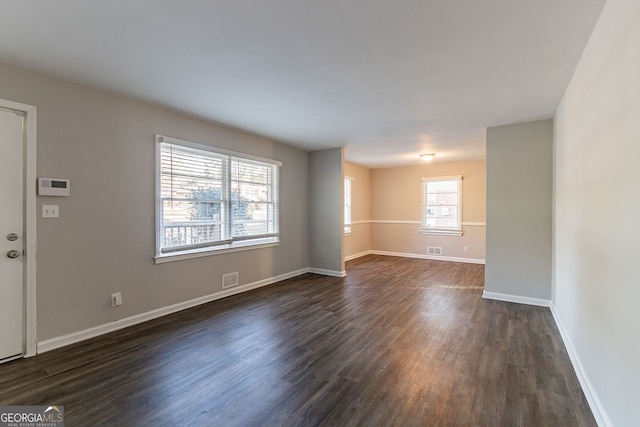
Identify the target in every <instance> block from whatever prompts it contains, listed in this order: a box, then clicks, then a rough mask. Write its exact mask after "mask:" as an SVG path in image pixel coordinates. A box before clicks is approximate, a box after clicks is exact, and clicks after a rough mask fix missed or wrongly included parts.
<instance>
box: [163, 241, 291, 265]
mask: <svg viewBox="0 0 640 427" xmlns="http://www.w3.org/2000/svg"><path fill="white" fill-rule="evenodd" d="M279 245H280V241H279V240H274V239H261V240H259V241H251V242H249V241H239V242H234V243H231V244H228V245H223V246H216V247H214V248H211V247H208V248H201V249H191V250H188V251H181V252H172V253H167V254H159V255H156V256H155V257H154V259H155V263H156V264H163V263H165V262H173V261H181V260H183V259H192V258H202V257H206V256H212V255H222V254H228V253H232V252H241V251H250V250H253V249H263V248H271V247H274V246H279Z"/></svg>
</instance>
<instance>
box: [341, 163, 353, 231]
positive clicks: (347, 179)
mask: <svg viewBox="0 0 640 427" xmlns="http://www.w3.org/2000/svg"><path fill="white" fill-rule="evenodd" d="M354 180H355V178H353V177H352V176H346V175H345V177H344V185H345V186H346V184H347V182H349V203H348V204H349V220H348V221H347V219H346V216H347V215H346V209H347V198H346V189H345V194H344V196H345V197H344V206H345V207H344V209H345V212H344V215H343V217H344V234H346V235H349V234H351V232H352V231H353V181H354Z"/></svg>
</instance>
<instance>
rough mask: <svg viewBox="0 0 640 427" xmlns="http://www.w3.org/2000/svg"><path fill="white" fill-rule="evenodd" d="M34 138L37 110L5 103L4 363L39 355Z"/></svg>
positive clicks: (1, 191) (0, 222) (0, 334)
mask: <svg viewBox="0 0 640 427" xmlns="http://www.w3.org/2000/svg"><path fill="white" fill-rule="evenodd" d="M35 137H36V108H35V107H33V106H30V105H25V104H20V103H16V102H12V101H7V100H2V99H0V152H1V153H2V155H1V156H0V361H3V360H11V359H12V358H14V357H20V356H33V355H35V353H36V322H35V320H36V319H35V317H36V311H35V301H36V300H35V290H36V286H35V283H36V282H35V272H36V268H35V253H36V251H35V249H36V245H35V243H36V236H35V231H36V216H35V205H36V203H35V181H36V180H35V160H36V151H35V149H36V140H35ZM11 234H15V236H11ZM11 251H13V253H11ZM9 255H11V256H15V258H10V257H9Z"/></svg>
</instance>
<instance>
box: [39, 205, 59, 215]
mask: <svg viewBox="0 0 640 427" xmlns="http://www.w3.org/2000/svg"><path fill="white" fill-rule="evenodd" d="M59 216H60V206H58V205H42V218H58V217H59Z"/></svg>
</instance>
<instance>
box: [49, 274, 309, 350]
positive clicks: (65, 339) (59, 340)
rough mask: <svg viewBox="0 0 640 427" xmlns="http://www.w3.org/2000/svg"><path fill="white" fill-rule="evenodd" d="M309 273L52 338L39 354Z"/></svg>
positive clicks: (219, 293)
mask: <svg viewBox="0 0 640 427" xmlns="http://www.w3.org/2000/svg"><path fill="white" fill-rule="evenodd" d="M308 272H310V269H309V268H303V269H301V270H296V271H292V272H289V273H285V274H281V275H279V276H275V277H270V278H267V279H263V280H259V281H257V282H253V283H248V284H246V285H241V286H236V287H234V288H230V289H225V290H223V291H221V292H216V293H214V294H209V295H205V296H202V297H199V298H195V299H192V300H189V301H184V302H180V303H177V304H173V305H170V306H167V307H161V308H157V309H155V310H151V311H148V312H146V313H141V314H136V315H135V316H131V317H127V318H125V319H121V320H116V321H114V322H109V323H105V324H103V325H99V326H95V327H93V328H89V329H85V330H83V331H78V332H73V333H71V334H67V335H62V336H59V337H55V338H50V339H48V340H44V341H41V342H39V343H38V353H44V352H46V351H50V350H54V349H56V348H60V347H64V346H67V345H70V344H75V343H77V342H80V341H84V340H87V339H89V338H94V337H97V336H99V335H104V334H108V333H109V332H114V331H117V330H119V329H124V328H127V327H129V326H133V325H137V324H139V323H143V322H147V321H149V320H153V319H157V318H158V317H162V316H166V315H168V314H172V313H176V312H178V311H182V310H186V309H188V308H192V307H196V306H198V305H201V304H206V303H208V302H211V301H215V300H218V299H222V298H226V297H228V296H231V295H235V294H239V293H242V292H246V291H249V290H251V289H257V288H261V287H263V286H267V285H271V284H273V283H277V282H281V281H283V280H286V279H290V278H292V277H296V276H300V275H302V274H305V273H308Z"/></svg>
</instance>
